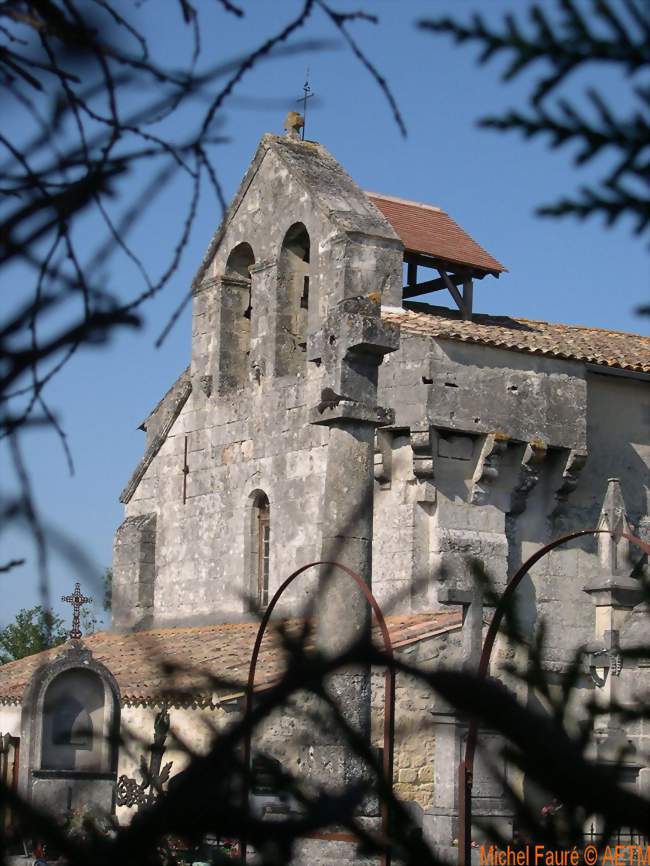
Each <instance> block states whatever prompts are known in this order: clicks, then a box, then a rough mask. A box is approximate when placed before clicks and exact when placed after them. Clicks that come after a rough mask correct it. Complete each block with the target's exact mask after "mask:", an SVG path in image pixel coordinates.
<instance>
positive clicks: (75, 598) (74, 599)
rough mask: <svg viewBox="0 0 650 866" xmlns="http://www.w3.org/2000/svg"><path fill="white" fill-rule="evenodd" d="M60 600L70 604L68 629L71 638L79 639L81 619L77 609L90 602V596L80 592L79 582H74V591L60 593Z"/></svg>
mask: <svg viewBox="0 0 650 866" xmlns="http://www.w3.org/2000/svg"><path fill="white" fill-rule="evenodd" d="M61 601H65V602H66V603H67V604H71V605H72V628H71V629H70V637H71V638H72V640H81V619H80V616H79V611H80V610H81V606H82V605H84V604H90V602H91V601H92V598H87V596H85V595H82V594H81V584H80V583H75V585H74V592H73V593H72V595H62V596H61Z"/></svg>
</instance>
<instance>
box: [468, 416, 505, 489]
mask: <svg viewBox="0 0 650 866" xmlns="http://www.w3.org/2000/svg"><path fill="white" fill-rule="evenodd" d="M508 441H509V437H508V436H507V435H506V434H505V433H501V432H499V431H498V430H497V431H496V432H494V433H489V434H488V435H487V436H486V437H485V442H484V443H483V448H482V449H481V454H480V457H479V459H478V464H477V466H476V471H475V472H474V477H473V478H472V492H471V494H470V499H469V501H470V502H471V503H472V504H473V505H483V504H484V503H485V502H486V501H487V499H488V497H489V495H490V487H491V486H492V485H493V484H494V482H495V481H496V480H497V478H498V477H499V468H500V463H501V457H502V456H503V454H504V452H505V451H506V449H507V447H508Z"/></svg>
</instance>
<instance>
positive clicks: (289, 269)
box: [276, 223, 310, 376]
mask: <svg viewBox="0 0 650 866" xmlns="http://www.w3.org/2000/svg"><path fill="white" fill-rule="evenodd" d="M309 250H310V241H309V234H308V233H307V229H306V228H305V226H304V225H303V224H302V223H294V225H292V226H291V228H290V229H289V231H288V232H287V233H286V235H285V236H284V241H283V242H282V250H281V252H280V261H279V264H278V329H279V330H278V341H277V357H276V369H277V372H278V375H280V376H283V375H288V374H299V373H301V372H303V371H304V370H305V367H306V361H307V326H308V311H309Z"/></svg>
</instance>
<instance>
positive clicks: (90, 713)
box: [41, 668, 105, 770]
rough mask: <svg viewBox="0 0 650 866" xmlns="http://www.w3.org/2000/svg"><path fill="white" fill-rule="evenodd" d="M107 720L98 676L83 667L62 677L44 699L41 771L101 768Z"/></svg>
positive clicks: (49, 688)
mask: <svg viewBox="0 0 650 866" xmlns="http://www.w3.org/2000/svg"><path fill="white" fill-rule="evenodd" d="M104 721H105V720H104V684H103V682H102V681H101V679H100V678H99V677H98V676H97V674H95V673H93V672H92V671H87V670H83V669H81V668H72V669H70V670H67V671H65V672H64V673H62V674H59V676H57V677H56V678H55V679H54V680H52V682H51V683H50V685H49V686H48V688H47V691H46V693H45V698H44V700H43V735H42V744H41V768H42V769H44V770H91V769H98V768H99V766H100V765H101V763H102V754H103V753H104V751H105V749H104V746H105V743H104V738H105V731H104V727H105V725H104Z"/></svg>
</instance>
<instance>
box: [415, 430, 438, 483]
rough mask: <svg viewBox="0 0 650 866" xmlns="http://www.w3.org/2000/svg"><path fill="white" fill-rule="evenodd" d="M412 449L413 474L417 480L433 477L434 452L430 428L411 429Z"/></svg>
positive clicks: (429, 479) (428, 479) (427, 479)
mask: <svg viewBox="0 0 650 866" xmlns="http://www.w3.org/2000/svg"><path fill="white" fill-rule="evenodd" d="M411 449H412V451H413V474H414V475H415V478H416V480H417V481H431V480H432V479H433V453H432V449H431V433H430V431H429V430H411Z"/></svg>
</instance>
